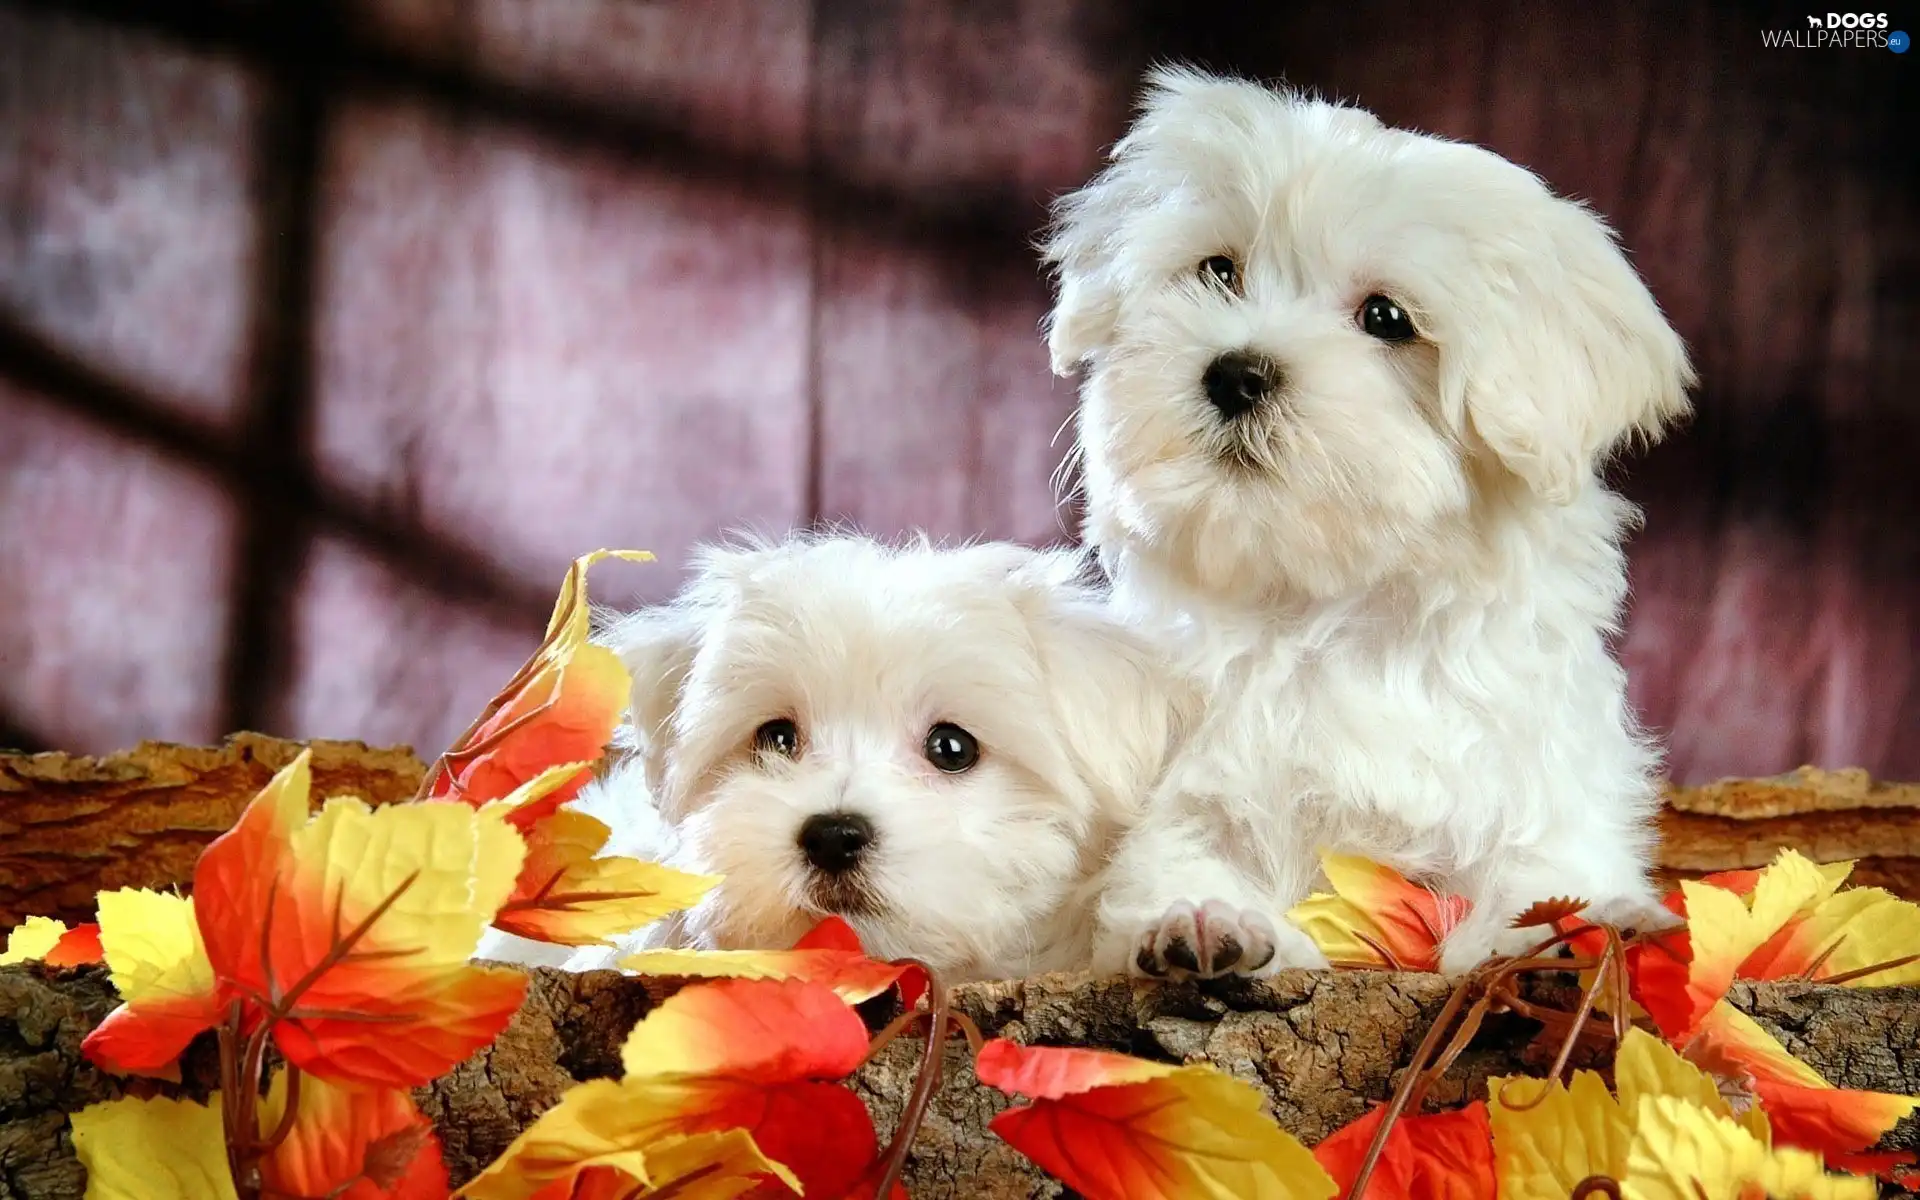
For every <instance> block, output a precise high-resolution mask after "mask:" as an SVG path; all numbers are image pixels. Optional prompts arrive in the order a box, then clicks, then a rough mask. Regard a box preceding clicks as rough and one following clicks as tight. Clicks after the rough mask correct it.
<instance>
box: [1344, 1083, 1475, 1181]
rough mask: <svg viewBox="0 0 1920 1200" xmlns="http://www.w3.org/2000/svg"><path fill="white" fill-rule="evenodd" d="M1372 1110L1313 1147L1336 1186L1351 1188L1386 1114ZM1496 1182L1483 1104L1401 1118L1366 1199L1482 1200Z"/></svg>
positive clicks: (1380, 1107)
mask: <svg viewBox="0 0 1920 1200" xmlns="http://www.w3.org/2000/svg"><path fill="white" fill-rule="evenodd" d="M1386 1111H1387V1110H1386V1106H1384V1105H1376V1106H1375V1107H1374V1108H1372V1109H1371V1110H1369V1111H1368V1112H1367V1113H1366V1114H1365V1115H1364V1116H1361V1117H1359V1118H1357V1119H1355V1120H1354V1121H1352V1122H1351V1123H1349V1124H1347V1125H1346V1126H1344V1127H1343V1128H1341V1129H1339V1130H1337V1131H1335V1132H1334V1133H1333V1134H1332V1135H1331V1136H1329V1137H1328V1138H1327V1139H1326V1140H1325V1141H1323V1142H1321V1143H1320V1144H1319V1145H1318V1146H1316V1147H1314V1150H1313V1156H1314V1158H1315V1159H1317V1160H1318V1161H1319V1163H1320V1165H1321V1166H1323V1167H1325V1168H1326V1169H1327V1173H1328V1174H1329V1175H1331V1176H1333V1178H1334V1182H1336V1183H1338V1184H1339V1185H1340V1190H1341V1192H1342V1194H1344V1193H1345V1192H1346V1191H1347V1190H1348V1189H1350V1188H1351V1187H1352V1186H1353V1182H1354V1180H1355V1179H1356V1178H1357V1177H1358V1175H1359V1173H1360V1164H1361V1162H1362V1161H1363V1160H1364V1159H1365V1158H1366V1155H1367V1148H1368V1147H1369V1146H1370V1145H1371V1144H1372V1142H1373V1135H1374V1132H1375V1131H1376V1130H1378V1129H1379V1127H1380V1121H1381V1119H1382V1118H1383V1117H1384V1116H1385V1115H1386ZM1494 1178H1495V1175H1494V1162H1493V1127H1492V1124H1491V1122H1490V1121H1489V1120H1488V1117H1487V1105H1486V1102H1485V1101H1481V1100H1476V1101H1474V1102H1473V1103H1472V1104H1469V1105H1467V1106H1466V1107H1465V1108H1461V1109H1455V1110H1453V1111H1451V1112H1441V1113H1429V1114H1424V1115H1421V1116H1414V1117H1401V1118H1400V1120H1398V1121H1396V1122H1394V1125H1393V1128H1392V1129H1391V1130H1390V1131H1389V1132H1388V1134H1387V1144H1386V1146H1385V1147H1384V1148H1383V1149H1382V1152H1381V1155H1380V1160H1379V1162H1377V1163H1376V1164H1375V1165H1374V1170H1373V1175H1372V1176H1371V1177H1370V1178H1369V1179H1368V1181H1367V1196H1368V1197H1369V1198H1370V1200H1403V1198H1404V1200H1484V1197H1485V1196H1486V1194H1487V1192H1488V1191H1489V1189H1490V1186H1491V1182H1492V1180H1493V1179H1494Z"/></svg>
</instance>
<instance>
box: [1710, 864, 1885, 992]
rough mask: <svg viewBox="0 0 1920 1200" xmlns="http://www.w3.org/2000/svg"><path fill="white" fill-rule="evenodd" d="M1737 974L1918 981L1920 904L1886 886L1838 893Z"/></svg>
mask: <svg viewBox="0 0 1920 1200" xmlns="http://www.w3.org/2000/svg"><path fill="white" fill-rule="evenodd" d="M1847 865H1851V864H1847ZM1736 974H1737V975H1738V976H1739V977H1740V978H1741V979H1813V980H1816V981H1823V980H1837V981H1838V982H1840V983H1844V984H1850V985H1853V986H1855V987H1895V986H1898V985H1901V984H1911V983H1920V904H1914V903H1913V902H1912V901H1909V900H1902V899H1900V898H1899V897H1898V896H1895V895H1894V894H1893V893H1891V892H1888V891H1886V890H1884V889H1882V888H1868V887H1860V888H1847V889H1845V890H1842V891H1839V892H1835V893H1833V894H1832V895H1829V896H1827V897H1826V898H1824V899H1822V900H1819V901H1817V902H1816V903H1814V904H1813V905H1812V906H1811V907H1810V908H1809V909H1807V910H1805V911H1803V912H1802V913H1800V914H1799V915H1797V916H1796V917H1795V919H1793V920H1790V921H1788V922H1787V923H1786V924H1785V925H1784V926H1783V927H1782V928H1781V929H1780V930H1779V931H1777V932H1776V933H1775V934H1774V935H1773V936H1772V937H1770V938H1768V939H1767V941H1766V942H1765V943H1763V944H1762V945H1761V946H1759V947H1758V948H1757V949H1755V950H1754V951H1753V952H1752V953H1750V954H1748V955H1747V957H1746V959H1745V960H1744V961H1743V962H1742V963H1741V964H1740V967H1739V970H1738V971H1737V972H1736Z"/></svg>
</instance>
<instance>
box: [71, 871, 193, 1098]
mask: <svg viewBox="0 0 1920 1200" xmlns="http://www.w3.org/2000/svg"><path fill="white" fill-rule="evenodd" d="M97 903H98V905H99V910H100V945H101V952H102V955H103V956H104V957H105V959H106V963H107V967H108V969H109V970H110V971H111V972H112V978H113V986H114V988H115V990H117V991H118V992H119V993H120V999H121V1001H122V1003H121V1005H120V1007H118V1008H116V1009H114V1010H113V1011H112V1012H111V1013H108V1014H107V1019H106V1020H105V1021H102V1022H101V1023H100V1025H99V1026H98V1027H96V1028H95V1029H94V1030H93V1032H92V1033H89V1034H88V1035H87V1038H86V1040H85V1041H84V1042H82V1043H81V1049H82V1051H83V1052H84V1053H85V1054H86V1056H87V1058H88V1059H89V1060H90V1061H92V1062H93V1063H95V1064H97V1065H99V1066H101V1067H103V1068H105V1069H107V1070H109V1071H119V1072H124V1073H129V1074H140V1075H166V1076H171V1075H172V1072H173V1064H174V1060H175V1059H177V1058H179V1057H180V1054H181V1052H183V1051H184V1050H186V1048H187V1046H188V1044H189V1043H191V1042H192V1041H193V1039H194V1038H195V1037H196V1036H198V1035H199V1034H200V1032H201V1031H202V1030H205V1029H209V1028H211V1027H212V1026H213V1025H214V1024H215V1023H217V1022H218V1021H219V1020H220V1017H221V1014H222V1011H223V1009H224V1008H225V1003H224V1001H223V999H222V997H221V995H220V989H219V985H218V982H217V981H216V980H215V978H214V973H213V967H212V965H211V964H210V963H209V962H208V961H207V953H206V950H205V949H204V948H203V947H202V945H201V941H200V927H199V924H198V922H197V919H196V917H195V910H194V905H193V901H192V900H190V899H187V898H185V897H183V896H175V895H171V894H168V893H165V892H150V891H144V890H141V889H137V888H121V889H118V890H115V891H110V892H101V893H100V894H99V896H98V898H97Z"/></svg>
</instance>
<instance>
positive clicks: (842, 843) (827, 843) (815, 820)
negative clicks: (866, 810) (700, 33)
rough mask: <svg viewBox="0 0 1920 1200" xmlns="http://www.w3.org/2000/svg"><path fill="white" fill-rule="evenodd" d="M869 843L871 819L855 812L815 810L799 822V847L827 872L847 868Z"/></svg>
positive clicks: (846, 869)
mask: <svg viewBox="0 0 1920 1200" xmlns="http://www.w3.org/2000/svg"><path fill="white" fill-rule="evenodd" d="M872 844H873V822H872V821H869V820H867V819H866V818H865V817H863V816H861V815H860V814H859V813H844V812H837V813H815V814H814V815H812V816H811V817H808V818H807V819H806V822H805V823H804V824H802V825H801V826H800V850H801V852H802V853H804V854H805V855H806V856H807V861H808V862H810V863H812V864H813V865H814V866H816V867H818V868H820V869H821V870H822V871H826V872H828V873H829V874H833V875H838V874H840V873H841V872H842V871H851V870H853V868H854V867H856V866H858V865H859V863H860V856H861V854H863V853H865V851H866V849H867V847H868V846H871V845H872Z"/></svg>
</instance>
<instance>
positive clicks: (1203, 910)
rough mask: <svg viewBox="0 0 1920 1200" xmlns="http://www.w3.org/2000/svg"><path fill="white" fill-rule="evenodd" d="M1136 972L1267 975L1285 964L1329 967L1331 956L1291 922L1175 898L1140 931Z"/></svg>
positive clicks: (1181, 975)
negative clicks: (1155, 918)
mask: <svg viewBox="0 0 1920 1200" xmlns="http://www.w3.org/2000/svg"><path fill="white" fill-rule="evenodd" d="M1130 965H1131V968H1132V970H1133V972H1134V973H1135V974H1138V975H1145V976H1148V977H1150V978H1154V979H1165V978H1168V977H1172V978H1176V979H1178V978H1188V977H1190V978H1196V979H1217V978H1220V977H1221V976H1226V975H1238V976H1243V977H1252V976H1256V975H1267V974H1271V973H1273V972H1274V971H1278V970H1280V969H1281V968H1283V967H1314V966H1320V967H1324V966H1326V965H1327V960H1326V957H1325V956H1324V955H1322V954H1321V953H1320V951H1319V949H1318V947H1316V946H1314V944H1313V942H1312V941H1311V940H1310V939H1308V938H1307V936H1306V935H1305V934H1303V933H1301V932H1300V931H1299V930H1297V929H1295V928H1294V927H1293V926H1291V925H1285V924H1283V925H1280V926H1276V925H1275V924H1274V923H1273V922H1272V921H1271V920H1269V919H1268V918H1267V917H1266V915H1265V914H1263V913H1260V912H1258V911H1256V910H1254V909H1250V908H1235V907H1234V906H1233V905H1231V904H1227V903H1225V902H1224V901H1220V900H1208V901H1206V902H1205V903H1203V904H1201V905H1199V906H1198V907H1195V906H1194V905H1192V904H1189V903H1187V902H1185V901H1180V902H1178V903H1175V904H1174V905H1172V906H1171V907H1169V908H1168V909H1167V911H1166V912H1165V913H1164V914H1162V916H1161V917H1160V919H1159V921H1157V922H1155V923H1154V924H1153V925H1151V926H1149V927H1148V928H1147V929H1146V930H1145V931H1143V932H1142V933H1141V935H1140V938H1139V942H1138V944H1137V945H1136V947H1135V950H1134V955H1133V960H1132V963H1131V964H1130Z"/></svg>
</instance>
